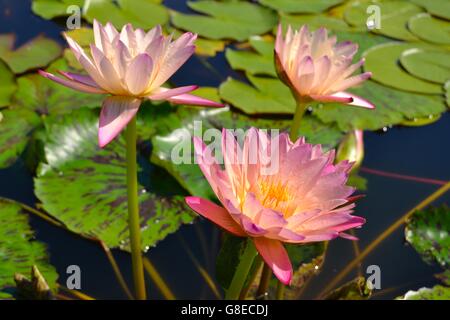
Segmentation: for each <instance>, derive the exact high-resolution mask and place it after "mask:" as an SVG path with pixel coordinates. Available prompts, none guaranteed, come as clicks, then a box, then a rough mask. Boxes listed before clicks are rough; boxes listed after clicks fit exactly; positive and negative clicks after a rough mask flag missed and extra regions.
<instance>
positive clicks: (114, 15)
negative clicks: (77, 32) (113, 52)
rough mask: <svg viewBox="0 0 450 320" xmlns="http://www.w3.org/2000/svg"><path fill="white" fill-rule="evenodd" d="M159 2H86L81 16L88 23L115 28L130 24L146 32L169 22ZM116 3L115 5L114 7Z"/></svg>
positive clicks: (139, 0) (126, 0)
mask: <svg viewBox="0 0 450 320" xmlns="http://www.w3.org/2000/svg"><path fill="white" fill-rule="evenodd" d="M160 2H161V1H160V0H117V2H116V1H113V0H91V1H86V2H85V5H84V8H83V14H84V17H85V18H86V19H87V20H88V21H89V22H91V23H92V22H93V21H94V19H97V20H98V21H100V22H101V23H106V22H111V23H112V24H113V25H114V26H115V27H116V28H122V26H124V25H125V24H127V23H131V24H132V25H133V27H135V28H142V29H145V30H148V29H150V28H152V27H154V26H156V25H158V24H160V25H163V24H165V23H166V22H167V21H168V20H169V13H168V11H167V9H166V7H164V6H163V5H161V4H160ZM116 3H117V5H116Z"/></svg>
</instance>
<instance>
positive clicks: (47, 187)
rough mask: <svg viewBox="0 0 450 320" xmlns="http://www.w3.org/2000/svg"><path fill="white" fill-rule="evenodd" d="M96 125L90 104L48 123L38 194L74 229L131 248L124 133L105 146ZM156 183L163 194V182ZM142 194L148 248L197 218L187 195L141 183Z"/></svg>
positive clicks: (144, 243)
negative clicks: (100, 144)
mask: <svg viewBox="0 0 450 320" xmlns="http://www.w3.org/2000/svg"><path fill="white" fill-rule="evenodd" d="M97 126H98V115H97V113H96V112H95V111H93V110H89V109H86V108H84V109H80V110H77V112H73V113H72V115H71V116H66V117H64V118H63V119H61V120H59V121H53V120H52V119H49V120H48V121H46V127H47V133H48V137H47V141H46V145H45V158H46V163H42V164H41V166H40V168H39V170H38V174H37V178H36V179H35V193H36V195H37V197H38V198H39V200H40V201H41V202H42V207H43V208H44V209H45V210H46V211H47V212H48V213H49V214H51V215H52V216H53V217H55V218H56V219H58V220H59V221H62V222H63V223H64V224H65V225H66V226H67V228H68V229H69V230H71V231H73V232H75V233H79V234H83V235H89V236H92V237H96V238H99V239H101V240H103V241H104V242H105V243H106V244H107V245H108V247H110V248H115V247H120V248H121V249H128V237H129V234H128V224H127V221H128V219H127V218H128V213H127V188H126V167H125V150H126V149H125V143H124V140H123V139H122V137H119V138H118V139H115V140H114V141H113V142H112V143H110V144H109V145H108V146H107V147H106V148H104V149H100V148H99V147H98V143H97V130H98V129H97ZM140 177H142V173H141V174H140ZM145 178H147V177H145ZM145 178H144V177H142V179H145ZM142 179H141V180H142ZM147 179H148V178H147ZM164 179H165V180H164ZM161 181H167V178H163V179H161ZM170 182H172V181H170ZM157 185H158V190H159V191H161V192H162V189H163V183H161V182H158V183H157ZM172 190H173V185H172ZM138 192H139V204H140V216H141V228H142V249H143V250H147V249H148V248H149V247H151V246H155V245H156V244H157V243H158V242H159V241H161V240H163V239H164V238H165V237H166V236H167V235H168V234H170V233H173V232H175V231H176V230H177V229H178V228H179V227H180V226H181V225H182V224H184V223H189V222H191V221H192V220H193V219H194V215H193V214H192V212H191V210H189V208H187V206H186V205H185V203H184V198H183V197H182V196H178V195H174V196H163V195H160V194H156V193H154V192H150V191H148V190H146V189H145V188H144V187H143V186H142V185H141V186H139V190H138Z"/></svg>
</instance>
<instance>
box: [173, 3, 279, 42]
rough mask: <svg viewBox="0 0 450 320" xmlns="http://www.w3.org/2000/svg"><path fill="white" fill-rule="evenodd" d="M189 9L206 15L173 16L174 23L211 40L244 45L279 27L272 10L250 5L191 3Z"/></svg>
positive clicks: (177, 13) (175, 14)
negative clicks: (230, 40) (250, 38)
mask: <svg viewBox="0 0 450 320" xmlns="http://www.w3.org/2000/svg"><path fill="white" fill-rule="evenodd" d="M188 6H189V7H190V8H191V9H193V10H195V11H197V12H200V13H204V14H206V15H190V14H183V13H179V12H173V13H172V23H173V24H174V25H175V26H176V27H178V28H181V29H184V30H187V31H191V32H194V33H197V34H199V35H200V36H202V37H205V38H210V39H234V40H239V41H243V40H246V39H248V38H249V37H250V36H252V35H259V34H263V33H266V32H268V31H270V30H271V29H272V28H273V27H274V26H275V24H276V23H277V17H276V15H275V14H274V13H273V12H272V11H271V10H269V9H266V8H263V7H261V6H258V5H256V4H252V3H248V2H216V1H208V0H203V1H195V2H188Z"/></svg>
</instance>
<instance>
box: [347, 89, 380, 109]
mask: <svg viewBox="0 0 450 320" xmlns="http://www.w3.org/2000/svg"><path fill="white" fill-rule="evenodd" d="M339 94H341V95H347V96H349V97H351V98H352V99H353V101H352V102H351V103H348V105H350V106H356V107H363V108H367V109H375V105H374V104H373V103H371V102H370V101H368V100H366V99H363V98H361V97H359V96H355V95H354V94H352V93H349V92H339Z"/></svg>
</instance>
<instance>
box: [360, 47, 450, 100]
mask: <svg viewBox="0 0 450 320" xmlns="http://www.w3.org/2000/svg"><path fill="white" fill-rule="evenodd" d="M428 48H430V46H427V45H419V44H410V43H397V42H391V43H385V44H380V45H378V46H375V47H373V48H370V49H369V50H367V51H366V52H364V56H365V58H366V63H365V65H364V70H365V71H371V72H372V80H375V81H378V82H380V83H382V84H384V85H387V86H390V87H393V88H396V89H399V90H404V91H409V92H417V93H426V94H441V93H442V87H441V86H439V85H438V84H434V83H430V82H427V81H424V80H421V79H418V78H416V77H414V76H412V75H410V74H408V73H407V72H405V71H404V70H403V69H402V68H401V67H400V66H399V64H398V60H399V58H400V56H401V54H402V53H403V52H404V51H406V50H409V49H425V50H426V49H428Z"/></svg>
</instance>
